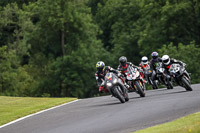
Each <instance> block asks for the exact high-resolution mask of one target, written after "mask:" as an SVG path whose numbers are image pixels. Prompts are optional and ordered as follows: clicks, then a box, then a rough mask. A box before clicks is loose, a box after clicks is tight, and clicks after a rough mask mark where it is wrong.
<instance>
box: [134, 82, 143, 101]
mask: <svg viewBox="0 0 200 133" xmlns="http://www.w3.org/2000/svg"><path fill="white" fill-rule="evenodd" d="M135 85H136V87H137V91H138V93H139V95H140V97H145V93H144V91H143V89H142V87H141V85H140V83H139V82H138V81H136V82H135Z"/></svg>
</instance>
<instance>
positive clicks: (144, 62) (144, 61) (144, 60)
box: [142, 56, 148, 65]
mask: <svg viewBox="0 0 200 133" xmlns="http://www.w3.org/2000/svg"><path fill="white" fill-rule="evenodd" d="M142 63H143V64H144V65H146V64H147V63H148V58H147V57H146V56H143V57H142Z"/></svg>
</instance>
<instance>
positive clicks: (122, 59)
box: [119, 56, 127, 66]
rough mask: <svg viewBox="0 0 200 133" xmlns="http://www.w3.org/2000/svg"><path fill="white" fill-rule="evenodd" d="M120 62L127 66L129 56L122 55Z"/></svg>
mask: <svg viewBox="0 0 200 133" xmlns="http://www.w3.org/2000/svg"><path fill="white" fill-rule="evenodd" d="M119 62H120V64H121V65H122V66H126V62H127V58H126V57H125V56H121V57H120V58H119Z"/></svg>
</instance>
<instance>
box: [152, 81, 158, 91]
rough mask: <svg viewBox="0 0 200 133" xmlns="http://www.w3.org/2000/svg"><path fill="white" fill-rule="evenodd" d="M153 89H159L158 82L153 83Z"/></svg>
mask: <svg viewBox="0 0 200 133" xmlns="http://www.w3.org/2000/svg"><path fill="white" fill-rule="evenodd" d="M152 87H153V89H158V83H157V82H156V81H153V85H152Z"/></svg>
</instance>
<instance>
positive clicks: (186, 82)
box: [182, 77, 192, 91]
mask: <svg viewBox="0 0 200 133" xmlns="http://www.w3.org/2000/svg"><path fill="white" fill-rule="evenodd" d="M182 83H183V85H184V87H185V89H186V90H187V91H192V87H191V86H190V84H189V82H188V81H187V80H186V79H185V78H184V77H182Z"/></svg>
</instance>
